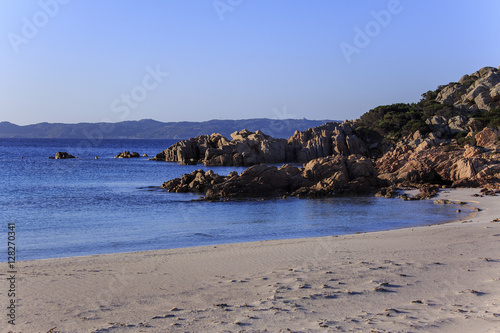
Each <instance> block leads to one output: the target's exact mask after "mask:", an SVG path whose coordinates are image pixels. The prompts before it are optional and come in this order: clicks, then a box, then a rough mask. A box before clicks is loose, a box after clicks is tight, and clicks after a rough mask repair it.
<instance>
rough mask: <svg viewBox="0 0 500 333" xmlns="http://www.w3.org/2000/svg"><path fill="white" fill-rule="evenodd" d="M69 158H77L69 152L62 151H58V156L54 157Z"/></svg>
mask: <svg viewBox="0 0 500 333" xmlns="http://www.w3.org/2000/svg"><path fill="white" fill-rule="evenodd" d="M68 158H76V157H75V156H73V155H70V154H68V153H67V152H61V151H58V152H57V153H56V156H55V157H54V159H56V160H64V159H68Z"/></svg>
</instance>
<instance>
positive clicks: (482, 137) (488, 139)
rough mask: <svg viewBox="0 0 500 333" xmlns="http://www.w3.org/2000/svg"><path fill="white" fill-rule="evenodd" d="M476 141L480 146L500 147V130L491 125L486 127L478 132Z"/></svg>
mask: <svg viewBox="0 0 500 333" xmlns="http://www.w3.org/2000/svg"><path fill="white" fill-rule="evenodd" d="M475 138H476V143H477V145H478V146H480V147H485V148H499V146H500V145H499V140H500V131H499V130H497V129H493V128H490V127H485V128H484V129H483V130H482V131H481V132H479V133H477V134H476V136H475Z"/></svg>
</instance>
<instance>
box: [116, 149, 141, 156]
mask: <svg viewBox="0 0 500 333" xmlns="http://www.w3.org/2000/svg"><path fill="white" fill-rule="evenodd" d="M135 157H141V155H139V153H136V152H132V153H131V152H129V151H128V150H126V151H124V152H121V153H119V154H118V155H116V156H115V158H135Z"/></svg>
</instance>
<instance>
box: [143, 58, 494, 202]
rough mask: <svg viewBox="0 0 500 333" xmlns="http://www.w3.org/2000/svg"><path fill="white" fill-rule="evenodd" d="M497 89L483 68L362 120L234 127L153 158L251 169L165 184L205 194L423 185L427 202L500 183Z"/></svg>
mask: <svg viewBox="0 0 500 333" xmlns="http://www.w3.org/2000/svg"><path fill="white" fill-rule="evenodd" d="M499 89H500V72H499V70H498V69H496V68H493V67H485V68H482V69H481V70H479V71H478V72H476V73H473V74H471V75H466V76H464V77H463V78H462V79H461V80H460V81H459V82H458V83H454V82H452V83H450V84H448V85H446V86H440V87H438V89H437V90H436V91H434V92H432V91H429V92H427V93H425V94H423V95H422V96H423V99H422V101H421V102H420V103H418V104H416V105H402V104H398V105H393V106H384V107H379V108H376V109H374V110H371V111H370V112H369V113H367V114H365V115H363V116H362V117H361V118H360V119H359V120H355V121H345V122H343V123H334V122H328V123H325V124H323V125H321V126H318V127H314V128H310V129H308V130H305V131H301V132H299V131H296V132H295V134H294V135H292V136H291V137H290V138H289V139H288V140H285V139H275V138H272V137H271V136H269V135H266V134H264V133H263V132H262V131H256V132H251V131H247V130H242V131H240V132H234V133H233V134H231V140H229V139H227V138H225V137H223V136H222V135H221V134H217V133H214V134H211V135H202V136H198V137H196V138H191V139H189V140H182V141H179V142H177V143H176V144H174V145H172V146H171V147H169V148H167V149H166V150H164V151H162V152H161V153H159V154H157V155H156V156H155V157H154V158H152V160H156V161H170V162H178V163H180V164H198V163H202V164H204V165H205V166H248V167H249V168H248V169H247V170H245V171H244V172H242V173H241V174H237V173H236V172H232V173H230V174H229V175H228V176H221V175H218V174H216V173H214V172H213V171H212V170H210V171H207V172H205V171H203V170H196V171H193V172H192V173H190V174H185V175H183V176H182V177H180V178H176V179H172V180H170V181H167V182H165V183H163V185H162V188H163V189H166V190H168V191H170V192H193V193H198V194H202V195H204V199H205V200H220V199H234V198H255V197H258V198H269V197H283V196H296V197H325V196H333V195H346V194H348V195H359V194H375V193H377V195H380V196H394V195H395V193H396V191H395V189H397V188H399V187H405V186H412V187H416V188H421V189H422V194H421V195H420V198H427V197H431V196H432V195H433V192H434V193H435V191H433V190H432V189H436V188H439V187H440V186H450V187H483V188H487V189H493V190H494V189H500V130H499V125H498V124H496V122H498V119H500V109H498V106H499V105H500V94H498V91H500V90H499ZM407 109H408V110H410V111H407ZM402 110H403V111H402ZM418 112H421V113H420V114H419V113H418ZM427 115H428V118H427V119H425V120H424V119H423V118H422V117H424V116H427ZM410 116H411V119H410V121H409V122H407V124H404V125H405V126H404V127H403V128H404V129H407V130H406V131H407V132H408V133H409V134H408V135H406V136H402V137H399V138H398V137H397V135H398V134H400V131H399V129H398V128H397V126H396V130H398V131H394V127H395V125H394V119H403V121H405V118H404V117H410ZM377 117H378V118H377ZM398 117H399V118H398ZM419 117H420V118H419ZM367 119H370V120H372V122H371V123H370V121H367ZM373 119H375V122H374V123H373ZM400 122H401V120H400ZM408 124H411V125H412V126H413V127H412V126H410V127H408V126H407V125H408ZM372 125H373V128H377V129H378V132H376V131H374V130H372ZM491 125H493V126H491ZM391 126H392V127H391ZM408 128H409V129H410V130H408ZM415 128H417V129H416V130H414V131H413V130H411V129H415ZM386 129H392V130H393V131H392V132H389V130H386ZM394 133H397V134H394ZM294 163H295V164H302V166H301V167H297V166H295V165H293V164H294ZM273 164H281V166H279V167H277V166H276V165H273Z"/></svg>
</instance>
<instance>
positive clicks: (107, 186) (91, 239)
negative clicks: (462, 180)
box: [0, 139, 468, 261]
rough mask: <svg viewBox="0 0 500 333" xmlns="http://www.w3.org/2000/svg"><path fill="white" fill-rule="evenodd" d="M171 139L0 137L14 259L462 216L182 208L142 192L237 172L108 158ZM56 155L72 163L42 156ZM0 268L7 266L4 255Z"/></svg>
mask: <svg viewBox="0 0 500 333" xmlns="http://www.w3.org/2000/svg"><path fill="white" fill-rule="evenodd" d="M174 142H175V141H173V140H99V141H88V140H62V139H0V175H1V182H0V187H1V188H0V207H1V211H0V212H1V213H0V217H1V224H0V230H2V229H3V231H0V234H3V235H4V237H2V238H3V239H4V240H6V238H7V231H8V230H7V226H8V225H7V224H8V223H9V222H10V223H12V222H13V223H15V224H16V238H17V239H16V247H17V249H16V250H17V258H16V259H17V260H30V259H40V258H54V257H68V256H81V255H92V254H101V253H115V252H128V251H142V250H155V249H168V248H178V247H189V246H199V245H213V244H222V243H236V242H247V241H257V240H268V239H286V238H300V237H313V236H328V235H341V234H349V233H356V232H367V231H376V230H386V229H396V228H402V227H408V226H418V225H428V224H433V223H439V222H443V221H447V220H451V219H457V218H460V217H464V216H466V215H467V213H468V212H467V211H464V210H463V212H462V213H457V212H455V211H456V207H449V206H446V205H434V204H432V202H429V201H415V202H404V201H402V200H399V199H383V198H374V197H358V198H351V197H349V198H329V199H315V200H309V199H307V200H306V199H300V200H299V199H295V198H290V199H285V200H282V199H276V200H266V201H233V202H203V201H192V200H193V199H196V198H198V196H196V195H192V194H177V193H168V192H165V191H162V190H158V189H152V188H149V187H151V186H160V185H161V184H162V183H163V182H164V181H167V180H169V179H172V178H174V177H179V176H181V175H182V174H184V173H188V172H191V171H193V170H196V169H204V170H209V169H213V170H214V171H215V172H217V173H219V174H224V175H226V174H228V173H229V172H230V171H233V170H236V171H238V172H241V171H243V170H244V168H235V167H210V168H208V167H204V166H201V165H198V166H180V165H177V164H175V163H166V162H155V161H148V160H147V158H134V159H115V158H113V157H114V156H115V155H116V154H118V153H120V152H122V151H124V150H130V151H136V152H138V153H140V154H141V155H142V154H144V153H147V154H148V155H149V156H154V155H155V154H156V153H159V152H160V151H162V150H163V149H165V148H167V147H168V146H170V145H171V144H172V143H174ZM58 151H66V152H68V153H70V154H72V155H75V156H78V157H79V158H78V159H71V160H53V159H48V158H47V157H49V156H54V155H55V153H56V152H58ZM94 156H98V157H99V159H97V160H96V159H94ZM21 157H22V158H21ZM5 243H6V241H5ZM5 246H6V244H5ZM4 252H5V251H4ZM0 261H7V254H6V253H4V254H3V255H2V257H1V260H0Z"/></svg>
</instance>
